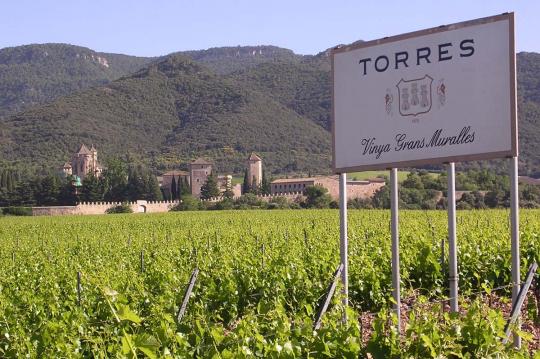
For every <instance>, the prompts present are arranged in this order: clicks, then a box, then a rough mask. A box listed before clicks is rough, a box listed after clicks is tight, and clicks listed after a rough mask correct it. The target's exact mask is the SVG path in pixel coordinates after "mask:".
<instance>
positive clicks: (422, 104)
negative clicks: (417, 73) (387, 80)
mask: <svg viewBox="0 0 540 359" xmlns="http://www.w3.org/2000/svg"><path fill="white" fill-rule="evenodd" d="M432 83H433V78H432V77H431V76H429V75H425V76H424V77H422V78H419V79H413V80H405V79H401V80H400V81H399V82H398V83H397V85H396V87H397V88H398V98H399V114H400V115H401V116H417V115H420V114H423V113H428V112H429V111H430V110H431V105H432V101H431V100H432V94H431V87H432Z"/></svg>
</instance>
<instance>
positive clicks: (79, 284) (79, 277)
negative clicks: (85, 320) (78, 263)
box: [77, 272, 82, 307]
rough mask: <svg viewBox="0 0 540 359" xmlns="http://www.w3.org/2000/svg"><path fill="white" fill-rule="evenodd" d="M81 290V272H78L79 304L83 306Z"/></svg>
mask: <svg viewBox="0 0 540 359" xmlns="http://www.w3.org/2000/svg"><path fill="white" fill-rule="evenodd" d="M81 292H82V286H81V272H77V305H78V306H79V307H80V306H81Z"/></svg>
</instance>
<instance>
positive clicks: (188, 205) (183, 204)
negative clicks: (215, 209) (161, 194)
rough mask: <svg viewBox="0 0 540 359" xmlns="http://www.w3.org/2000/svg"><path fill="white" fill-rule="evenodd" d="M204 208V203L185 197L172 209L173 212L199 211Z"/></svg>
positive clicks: (191, 197)
mask: <svg viewBox="0 0 540 359" xmlns="http://www.w3.org/2000/svg"><path fill="white" fill-rule="evenodd" d="M203 206H204V205H203V203H202V202H201V201H200V200H198V199H197V198H195V197H193V196H189V195H185V196H183V197H182V200H181V201H180V203H178V204H177V205H176V206H174V207H173V208H171V211H173V212H176V211H198V210H199V209H203Z"/></svg>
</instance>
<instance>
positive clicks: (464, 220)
mask: <svg viewBox="0 0 540 359" xmlns="http://www.w3.org/2000/svg"><path fill="white" fill-rule="evenodd" d="M508 215H509V213H508V212H507V211H504V210H489V211H471V212H469V211H462V212H459V213H458V247H459V272H460V283H459V285H460V291H461V293H463V295H464V297H463V299H462V301H461V303H460V304H461V305H462V307H463V308H464V309H463V311H462V313H460V314H459V315H456V314H450V313H448V312H447V311H443V310H441V307H440V306H418V307H417V308H415V309H411V310H409V311H407V314H406V315H407V320H406V325H405V327H404V329H403V332H402V333H397V332H396V331H395V329H394V325H393V322H394V321H395V319H396V318H395V317H393V314H392V311H391V308H392V302H391V268H390V263H391V260H390V229H389V212H388V211H375V210H372V211H350V212H349V259H350V263H349V297H350V302H351V307H350V308H349V309H348V311H349V313H348V314H349V315H348V318H349V319H348V322H347V323H346V324H343V323H342V322H341V321H340V319H341V317H342V311H343V310H344V308H343V307H341V305H340V304H339V303H340V301H339V295H337V296H336V298H335V299H334V301H333V303H332V305H331V306H330V309H329V311H328V312H327V314H326V315H325V317H324V320H323V324H322V327H321V329H320V330H318V331H316V332H315V331H314V330H313V323H314V321H315V315H316V313H317V309H318V305H319V304H320V303H321V298H322V297H323V296H324V294H325V290H326V287H327V286H328V284H329V281H330V279H331V276H332V273H333V272H334V271H335V269H336V267H337V266H338V264H339V224H338V212H337V211H336V210H312V211H308V210H306V211H234V212H228V211H223V212H196V213H189V212H184V213H167V214H156V215H135V216H134V215H115V216H89V217H48V218H46V217H41V218H7V217H6V218H0V357H21V356H24V355H28V357H57V358H59V357H96V358H109V357H144V356H147V357H193V356H195V357H209V358H231V357H235V358H237V357H276V358H277V357H285V358H289V357H290V358H294V357H351V358H356V357H366V356H372V357H375V358H387V357H396V358H397V357H471V358H473V357H475V358H478V357H492V356H494V355H496V354H499V355H500V356H501V357H520V356H522V357H529V356H531V355H534V350H532V349H531V346H533V342H534V340H535V338H533V336H532V335H531V333H528V332H526V331H525V330H524V331H523V332H521V333H520V334H521V335H522V336H523V339H524V347H523V349H522V350H520V351H516V350H514V349H513V348H512V347H511V346H510V345H508V346H505V345H503V344H501V340H500V339H501V338H502V336H503V329H504V325H505V319H506V317H507V315H506V314H504V313H503V312H502V311H501V310H499V309H496V308H492V307H490V305H489V303H487V302H486V301H485V300H483V296H482V295H478V294H475V295H473V293H478V292H479V291H480V292H485V293H489V291H490V290H491V289H492V288H496V287H500V286H505V285H508V284H509V283H510V281H511V280H510V236H509V217H508ZM446 223H447V222H446V215H445V213H443V212H436V211H425V212H422V211H403V212H402V214H401V217H400V232H401V239H400V240H401V279H402V297H403V298H405V301H406V300H407V299H408V298H409V299H410V298H413V297H414V300H415V302H418V303H421V302H425V301H434V300H439V299H441V298H445V296H447V291H446V286H447V285H446V283H447V268H446V265H445V263H446V261H442V262H441V245H443V243H444V240H443V239H444V238H446V235H447V230H446ZM521 230H522V231H521V260H522V270H523V275H524V274H525V271H526V269H527V267H528V265H529V264H530V263H532V262H533V261H535V260H536V261H539V260H540V211H538V210H526V211H523V212H522V215H521ZM445 252H447V251H445ZM194 268H199V270H200V273H199V275H198V278H197V282H196V285H195V287H194V290H193V293H192V296H191V298H190V301H189V304H188V307H187V310H186V314H185V316H184V317H183V318H182V320H181V321H180V322H177V320H176V313H177V312H178V308H179V306H180V304H181V302H182V297H183V294H184V291H185V289H186V285H187V283H188V281H189V278H190V275H191V273H192V271H193V269H194ZM78 272H80V274H81V278H80V281H81V292H80V302H79V297H78V292H77V273H78ZM337 293H339V288H338V291H337ZM497 295H498V298H499V299H500V300H501V301H503V302H504V301H505V300H506V298H508V297H509V296H510V288H506V289H504V290H501V291H498V293H497ZM529 302H530V301H529ZM529 304H530V303H529ZM413 308H414V307H413ZM529 309H530V310H529V312H530V315H529V319H528V320H530V321H532V322H533V323H535V325H538V318H536V317H535V315H537V314H538V311H537V308H536V311H535V310H534V308H531V305H529ZM367 312H369V313H376V314H374V318H373V320H372V321H371V322H370V324H369V327H366V325H362V321H361V320H360V319H359V318H360V317H361V316H362V313H367ZM535 313H536V314H535ZM535 321H536V322H535Z"/></svg>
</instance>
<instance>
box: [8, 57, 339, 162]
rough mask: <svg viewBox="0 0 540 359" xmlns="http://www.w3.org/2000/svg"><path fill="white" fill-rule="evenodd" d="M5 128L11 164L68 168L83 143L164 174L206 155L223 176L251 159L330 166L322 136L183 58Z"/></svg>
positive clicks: (256, 94)
mask: <svg viewBox="0 0 540 359" xmlns="http://www.w3.org/2000/svg"><path fill="white" fill-rule="evenodd" d="M5 125H7V127H8V128H9V131H10V134H9V140H10V141H11V143H9V144H8V145H4V146H3V153H4V155H5V157H6V158H7V159H10V160H17V159H18V158H20V156H21V154H31V155H32V157H33V158H34V161H37V162H39V163H44V164H54V163H57V164H58V163H63V162H64V161H65V160H66V159H67V157H68V155H69V154H70V153H71V152H72V151H73V149H74V148H76V147H77V144H78V143H80V142H85V143H94V144H95V145H96V146H97V147H98V148H99V149H100V151H102V152H103V153H105V154H109V155H111V154H116V155H122V156H123V155H124V154H125V153H127V152H130V153H131V154H132V155H133V156H135V157H139V158H140V159H145V158H146V157H147V156H148V157H150V158H151V159H152V161H153V163H156V164H157V166H158V167H163V168H165V167H167V166H174V165H178V163H181V162H183V163H185V162H187V161H189V160H191V159H193V158H195V157H198V156H206V157H208V158H210V159H213V160H214V161H216V164H217V166H218V170H228V171H235V172H236V171H238V172H239V171H241V170H242V168H243V161H244V160H245V157H246V156H247V153H249V152H250V151H257V152H258V153H260V154H261V155H262V156H263V157H264V158H265V159H266V160H267V161H268V164H269V167H268V168H269V169H271V170H278V169H279V170H281V169H289V170H291V171H296V170H304V171H309V170H312V169H313V170H315V169H319V168H321V167H322V166H323V165H324V166H325V167H328V166H329V163H330V162H329V161H330V146H329V136H328V132H327V131H325V130H324V129H323V128H321V127H320V126H318V125H316V124H315V123H313V121H310V120H309V119H307V118H305V117H302V116H300V115H298V114H297V113H295V112H294V111H292V110H290V109H288V108H287V107H285V106H283V105H282V104H280V103H279V102H277V101H274V100H273V99H271V98H269V97H268V96H266V95H265V94H263V93H260V92H257V91H250V90H246V89H244V88H243V87H242V86H241V84H239V83H238V82H235V81H234V80H233V79H227V78H223V77H221V76H219V75H216V74H215V73H213V72H211V71H210V70H208V69H207V68H205V67H203V66H201V65H200V64H197V63H195V62H193V61H191V60H190V59H188V58H187V57H184V56H182V55H172V56H169V57H167V58H166V59H165V60H163V61H161V62H158V63H155V64H152V65H150V66H149V67H147V68H145V69H143V70H141V71H139V72H137V73H135V74H133V75H130V76H127V77H123V78H121V79H119V80H117V81H113V82H111V83H110V84H108V85H106V86H101V87H96V88H93V89H91V90H88V91H85V92H82V93H78V94H75V95H70V96H66V97H63V98H61V99H58V100H56V101H54V102H52V103H51V104H48V105H44V106H41V107H37V108H33V109H31V110H28V111H25V112H22V113H20V114H18V115H15V116H12V117H9V118H8V119H7V120H6V121H5ZM29 134H32V135H31V136H29ZM312 163H314V164H315V165H312Z"/></svg>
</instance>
